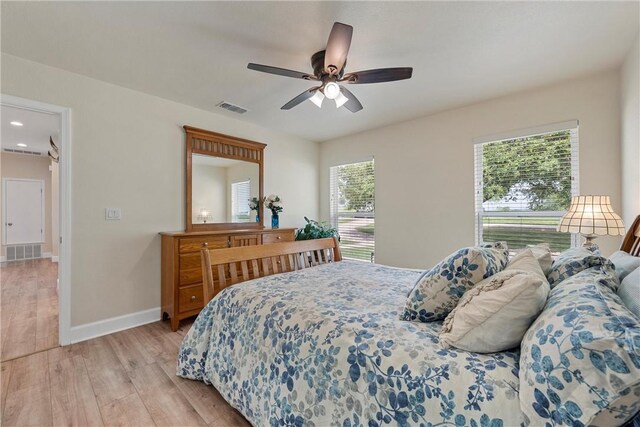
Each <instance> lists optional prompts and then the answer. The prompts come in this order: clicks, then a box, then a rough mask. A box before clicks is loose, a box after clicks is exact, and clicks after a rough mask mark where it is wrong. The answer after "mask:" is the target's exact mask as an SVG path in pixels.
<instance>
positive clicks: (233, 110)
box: [218, 101, 248, 114]
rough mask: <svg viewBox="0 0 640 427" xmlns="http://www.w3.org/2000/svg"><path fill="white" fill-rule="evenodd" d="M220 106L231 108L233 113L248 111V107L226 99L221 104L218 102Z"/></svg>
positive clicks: (226, 108)
mask: <svg viewBox="0 0 640 427" xmlns="http://www.w3.org/2000/svg"><path fill="white" fill-rule="evenodd" d="M218 107H220V108H224V109H225V110H229V111H231V112H232V113H238V114H244V113H246V112H247V111H248V110H247V109H246V108H242V107H239V106H237V105H233V104H230V103H228V102H226V101H222V102H221V103H220V104H218Z"/></svg>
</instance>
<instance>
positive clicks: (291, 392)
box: [177, 261, 522, 427]
mask: <svg viewBox="0 0 640 427" xmlns="http://www.w3.org/2000/svg"><path fill="white" fill-rule="evenodd" d="M420 274H421V272H419V271H416V270H406V269H397V268H392V267H385V266H381V265H376V264H369V263H359V262H349V261H342V262H339V263H333V264H325V265H322V266H317V267H313V268H309V269H305V270H302V271H299V272H292V273H285V274H280V275H274V276H270V277H266V278H262V279H257V280H252V281H249V282H245V283H241V284H239V285H236V286H233V287H231V288H227V289H225V290H224V291H223V292H221V293H220V294H219V295H218V296H217V297H216V298H214V299H213V300H212V301H211V302H210V303H209V304H208V305H207V306H206V307H205V308H204V310H203V311H202V312H201V313H200V316H199V317H198V319H197V320H196V321H195V323H194V324H193V327H192V328H191V330H190V331H189V333H188V334H187V336H186V337H185V339H184V341H183V343H182V346H181V348H180V354H179V358H178V366H177V374H178V375H179V376H182V377H185V378H190V379H194V380H202V381H204V382H206V383H207V384H213V385H214V386H215V387H216V389H218V391H219V392H220V393H221V394H222V396H223V397H224V398H225V399H226V400H227V401H228V402H229V403H230V404H231V405H233V406H234V407H236V408H237V409H238V410H239V411H240V412H241V413H242V414H243V415H244V416H245V417H246V418H247V419H248V420H249V421H250V422H251V423H252V424H254V425H256V426H268V425H271V426H278V425H295V426H301V425H308V426H314V425H315V426H329V425H340V426H357V425H358V426H359V425H367V426H378V425H387V424H388V425H401V426H402V425H425V426H440V425H448V426H463V425H464V426H466V425H469V426H481V427H498V426H516V425H520V424H521V422H522V413H521V411H520V402H519V399H518V384H519V383H518V359H519V352H518V351H509V352H502V353H495V354H488V355H482V354H476V353H469V352H465V351H462V350H456V349H444V348H442V347H441V346H440V345H439V344H438V332H439V330H440V328H441V326H442V322H431V323H415V322H408V321H403V320H400V319H399V316H400V313H401V312H402V310H403V307H404V304H405V301H406V298H407V294H408V292H409V291H410V290H411V288H412V287H413V285H414V284H415V282H416V280H417V279H418V277H419V276H420Z"/></svg>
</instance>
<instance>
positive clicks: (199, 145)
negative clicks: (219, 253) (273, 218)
mask: <svg viewBox="0 0 640 427" xmlns="http://www.w3.org/2000/svg"><path fill="white" fill-rule="evenodd" d="M184 131H185V133H186V147H187V197H186V213H187V218H186V222H187V227H186V231H187V232H191V231H216V230H250V229H262V228H264V212H263V213H262V214H261V215H260V222H214V223H210V224H193V223H192V221H191V218H192V207H191V200H192V196H193V194H192V184H191V180H192V169H191V166H192V159H191V155H192V154H202V155H205V156H212V157H223V158H225V159H233V160H242V161H244V162H250V163H256V164H257V165H258V167H259V172H258V176H259V181H260V182H259V183H258V187H259V190H258V192H259V196H258V197H259V198H260V200H262V199H263V198H264V194H263V193H264V183H263V178H264V149H265V147H266V146H267V144H262V143H260V142H255V141H249V140H247V139H242V138H236V137H235V136H229V135H223V134H221V133H216V132H211V131H208V130H203V129H198V128H194V127H191V126H184ZM262 208H263V206H260V209H262ZM262 210H263V209H262Z"/></svg>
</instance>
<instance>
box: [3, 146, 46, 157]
mask: <svg viewBox="0 0 640 427" xmlns="http://www.w3.org/2000/svg"><path fill="white" fill-rule="evenodd" d="M3 151H5V152H7V153H16V154H28V155H30V156H41V155H42V153H39V152H37V151H29V150H14V149H13V148H5V149H4V150H3Z"/></svg>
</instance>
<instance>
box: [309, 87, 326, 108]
mask: <svg viewBox="0 0 640 427" xmlns="http://www.w3.org/2000/svg"><path fill="white" fill-rule="evenodd" d="M309 101H311V102H313V103H314V104H316V105H317V106H318V108H322V101H324V95H323V94H322V92H320V91H319V90H318V91H316V93H315V95H313V96H312V97H311V98H309Z"/></svg>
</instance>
